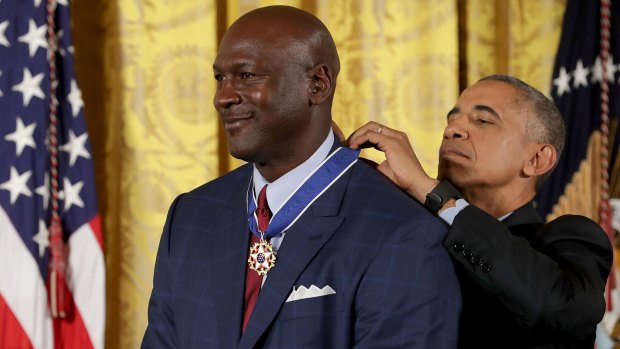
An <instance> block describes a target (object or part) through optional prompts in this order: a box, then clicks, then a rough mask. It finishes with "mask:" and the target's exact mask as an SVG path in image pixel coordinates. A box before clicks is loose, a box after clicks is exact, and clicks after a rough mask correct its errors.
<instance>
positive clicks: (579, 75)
mask: <svg viewBox="0 0 620 349" xmlns="http://www.w3.org/2000/svg"><path fill="white" fill-rule="evenodd" d="M589 72H590V69H589V68H587V67H584V66H583V62H582V61H581V59H580V60H578V61H577V67H575V70H574V71H573V87H574V88H578V87H579V86H584V87H587V86H588V73H589Z"/></svg>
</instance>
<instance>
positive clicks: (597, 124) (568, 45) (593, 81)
mask: <svg viewBox="0 0 620 349" xmlns="http://www.w3.org/2000/svg"><path fill="white" fill-rule="evenodd" d="M600 7H601V4H600V1H598V0H569V1H568V2H567V7H566V12H565V15H564V22H563V26H562V37H561V40H560V46H559V48H558V53H557V57H556V61H555V67H554V70H553V85H552V89H551V96H552V97H553V100H554V102H555V104H556V106H557V107H558V109H559V111H560V113H561V114H562V116H563V118H564V121H565V123H566V145H565V147H564V152H563V154H562V156H561V158H560V160H559V163H558V166H557V168H556V169H555V171H554V172H553V173H552V174H551V176H550V178H549V179H548V180H547V181H546V183H545V184H544V185H543V187H542V188H541V190H540V191H539V194H538V197H537V202H538V209H539V212H540V213H541V215H542V216H543V217H544V216H546V215H547V214H548V213H550V212H551V211H552V209H553V206H554V205H555V204H556V203H557V202H558V200H559V198H560V197H561V196H562V195H563V194H564V192H565V188H566V186H567V184H568V183H570V182H571V179H572V178H573V175H574V174H575V173H576V172H577V171H578V169H579V166H580V164H581V163H582V161H583V160H585V158H586V154H587V151H588V141H589V140H590V137H591V136H592V133H593V132H595V131H597V130H600V128H601V81H602V80H603V79H606V81H607V82H608V84H609V118H610V120H611V125H612V126H613V125H617V122H618V117H619V116H620V82H619V77H620V0H612V1H611V17H610V18H611V21H610V50H609V59H608V61H607V63H606V64H605V65H604V67H603V63H602V60H601V55H600V51H601V45H600V38H601V35H600V18H601V14H600ZM603 68H605V69H603ZM603 70H605V73H603ZM610 142H611V146H612V147H611V152H610V156H609V164H610V166H609V167H610V170H609V172H610V182H613V181H614V178H613V175H615V173H612V171H613V169H612V168H613V166H614V164H615V162H616V158H617V154H618V144H620V137H618V135H617V131H616V129H615V128H613V127H612V128H611V130H610ZM592 185H593V186H596V185H600V182H594V183H592ZM581 199H582V200H587V199H589V198H581ZM593 218H594V219H595V220H596V217H593Z"/></svg>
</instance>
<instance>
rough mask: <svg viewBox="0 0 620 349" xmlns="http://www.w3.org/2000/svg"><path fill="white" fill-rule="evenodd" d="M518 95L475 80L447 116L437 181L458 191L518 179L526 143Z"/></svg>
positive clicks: (507, 87)
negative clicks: (453, 185) (452, 186)
mask: <svg viewBox="0 0 620 349" xmlns="http://www.w3.org/2000/svg"><path fill="white" fill-rule="evenodd" d="M519 96H520V93H519V91H518V90H517V89H516V88H514V87H512V86H511V85H509V84H507V83H505V82H501V81H488V80H487V81H480V82H478V83H476V84H475V85H473V86H471V87H469V88H467V89H466V90H465V91H463V93H462V94H461V96H460V97H459V100H458V101H457V103H456V105H455V107H454V108H453V109H452V110H451V111H450V112H449V113H448V125H447V126H446V128H445V130H444V137H443V141H442V143H441V147H440V150H439V178H442V179H448V180H450V181H451V182H452V183H454V184H455V185H456V186H457V187H460V188H462V189H463V188H467V189H473V188H498V187H504V186H508V185H510V184H511V183H512V182H514V181H517V180H518V178H519V177H520V176H521V175H522V169H523V166H524V164H525V163H526V162H527V161H528V160H529V153H528V145H530V144H531V143H530V142H529V141H528V140H527V137H526V126H527V116H526V115H527V112H526V111H525V110H522V109H521V110H520V109H519V103H518V101H517V100H518V98H519Z"/></svg>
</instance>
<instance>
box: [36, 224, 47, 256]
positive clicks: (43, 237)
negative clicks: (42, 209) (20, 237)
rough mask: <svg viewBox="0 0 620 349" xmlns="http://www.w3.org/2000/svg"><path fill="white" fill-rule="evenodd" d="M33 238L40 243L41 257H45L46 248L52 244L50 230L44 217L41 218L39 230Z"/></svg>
mask: <svg viewBox="0 0 620 349" xmlns="http://www.w3.org/2000/svg"><path fill="white" fill-rule="evenodd" d="M32 240H33V241H34V242H36V243H37V245H39V257H43V254H44V253H45V248H46V247H48V246H49V245H50V232H49V231H48V230H47V226H46V225H45V222H43V220H42V219H40V220H39V232H38V233H37V234H36V235H35V236H33V237H32Z"/></svg>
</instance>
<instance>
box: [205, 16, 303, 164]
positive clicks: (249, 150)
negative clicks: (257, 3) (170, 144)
mask: <svg viewBox="0 0 620 349" xmlns="http://www.w3.org/2000/svg"><path fill="white" fill-rule="evenodd" d="M290 51H291V45H289V42H288V40H287V39H282V38H277V39H273V36H270V35H266V34H265V33H264V32H261V30H255V31H253V30H251V28H250V29H248V26H247V25H246V26H244V27H241V28H238V27H237V28H235V29H234V30H229V31H228V32H227V33H226V35H225V36H224V38H223V40H222V44H221V46H220V49H219V52H218V55H217V57H216V59H215V63H214V64H213V69H214V74H215V79H216V80H217V89H216V92H215V96H214V97H213V104H214V105H215V109H216V110H217V111H218V113H219V114H220V117H221V119H222V123H223V125H224V130H225V131H226V133H227V135H228V143H229V151H230V153H231V155H232V156H234V157H236V158H239V159H242V160H245V161H248V162H254V163H268V162H272V161H278V160H282V159H286V158H287V156H289V154H290V149H292V147H294V146H295V144H296V141H297V140H298V139H299V138H300V137H302V135H303V133H304V130H306V131H307V128H306V126H307V124H308V123H309V121H310V120H309V119H310V118H309V117H308V90H309V88H308V86H309V83H310V80H309V78H308V77H307V74H306V72H305V70H304V68H303V67H302V65H301V64H300V63H299V61H298V60H297V59H293V58H294V57H293V56H294V55H291V54H290Z"/></svg>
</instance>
